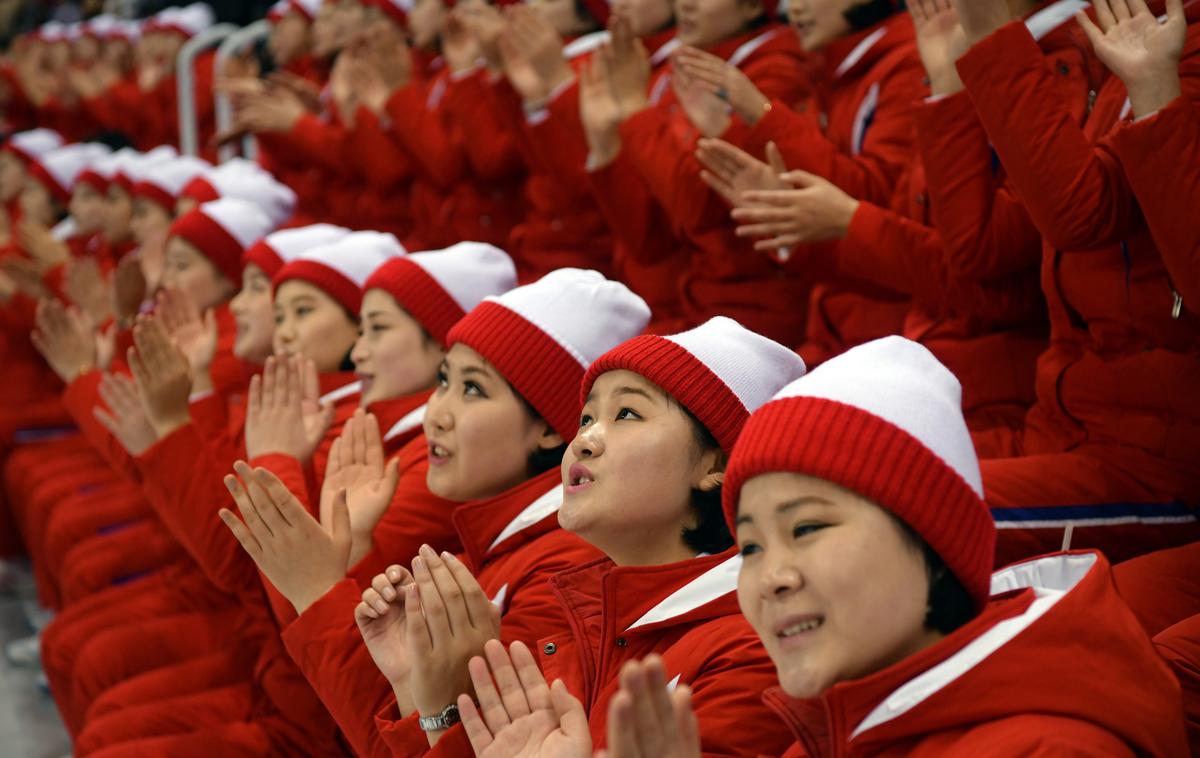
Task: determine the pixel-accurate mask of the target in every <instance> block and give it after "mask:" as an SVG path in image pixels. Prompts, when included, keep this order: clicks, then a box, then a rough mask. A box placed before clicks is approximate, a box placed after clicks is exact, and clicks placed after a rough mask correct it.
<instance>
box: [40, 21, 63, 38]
mask: <svg viewBox="0 0 1200 758" xmlns="http://www.w3.org/2000/svg"><path fill="white" fill-rule="evenodd" d="M37 36H38V37H40V38H41V39H42V41H43V42H65V41H66V40H67V25H66V24H64V23H63V22H61V21H47V22H46V23H44V24H42V25H41V26H40V27H38V31H37Z"/></svg>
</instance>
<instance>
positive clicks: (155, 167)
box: [133, 155, 212, 214]
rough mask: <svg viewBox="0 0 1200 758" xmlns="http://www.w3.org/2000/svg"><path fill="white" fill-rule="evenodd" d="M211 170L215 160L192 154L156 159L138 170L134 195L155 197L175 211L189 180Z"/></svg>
mask: <svg viewBox="0 0 1200 758" xmlns="http://www.w3.org/2000/svg"><path fill="white" fill-rule="evenodd" d="M211 170H212V164H211V163H209V162H208V161H206V160H204V159H203V158H196V157H194V156H190V155H181V156H178V157H175V158H170V159H167V160H163V161H152V162H150V163H148V164H147V165H145V166H144V167H142V169H141V170H140V171H137V172H136V174H135V179H134V184H133V194H134V195H135V196H136V197H142V198H146V199H148V200H153V201H154V202H156V203H158V204H159V205H161V206H162V207H163V208H165V209H167V211H168V212H169V213H171V214H174V212H175V201H176V200H177V199H179V193H181V192H182V191H183V188H184V187H186V186H187V184H188V182H190V181H192V180H193V179H195V178H196V177H197V176H201V175H203V174H204V173H205V172H207V171H211Z"/></svg>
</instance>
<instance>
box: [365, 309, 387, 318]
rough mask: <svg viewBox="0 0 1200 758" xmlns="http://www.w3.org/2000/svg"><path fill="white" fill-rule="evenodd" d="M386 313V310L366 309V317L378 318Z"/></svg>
mask: <svg viewBox="0 0 1200 758" xmlns="http://www.w3.org/2000/svg"><path fill="white" fill-rule="evenodd" d="M386 315H388V314H387V311H367V318H379V317H381V316H386Z"/></svg>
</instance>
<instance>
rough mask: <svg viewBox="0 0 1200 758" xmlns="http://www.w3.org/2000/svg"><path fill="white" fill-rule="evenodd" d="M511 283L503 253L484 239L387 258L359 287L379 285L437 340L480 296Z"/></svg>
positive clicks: (501, 290) (441, 340)
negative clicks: (483, 240)
mask: <svg viewBox="0 0 1200 758" xmlns="http://www.w3.org/2000/svg"><path fill="white" fill-rule="evenodd" d="M515 286H517V270H516V267H515V266H514V265H513V262H512V259H511V258H509V257H508V253H506V252H504V251H503V250H501V249H500V248H498V247H496V246H494V245H489V244H487V243H485V242H460V243H458V244H457V245H453V246H451V247H448V248H446V249H445V250H434V251H428V252H423V253H413V254H412V255H409V256H406V257H403V258H397V259H394V260H390V261H388V262H387V263H385V264H384V265H382V266H380V267H379V268H378V269H376V270H375V272H374V273H372V274H371V277H370V278H369V279H368V280H367V282H366V284H365V285H363V290H364V291H365V290H368V289H373V288H377V289H381V290H383V291H385V292H387V293H388V294H389V295H391V296H392V297H393V298H395V300H396V302H397V303H398V304H399V305H400V307H401V308H403V309H404V310H406V311H408V313H409V314H410V315H411V316H412V317H413V318H415V319H416V320H417V321H418V322H419V323H420V324H421V326H422V327H424V329H425V331H427V332H428V333H429V335H430V336H431V337H433V338H434V339H435V340H437V342H439V343H441V344H445V343H446V337H447V335H448V334H449V332H450V328H451V327H452V326H454V325H455V324H456V323H458V321H459V320H460V319H462V317H463V316H465V315H466V314H467V312H468V311H470V310H471V309H472V308H474V307H475V306H477V305H479V303H480V302H481V301H482V300H483V299H484V298H485V297H489V296H493V295H499V294H502V293H504V292H508V291H509V290H511V289H512V288H513V287H515Z"/></svg>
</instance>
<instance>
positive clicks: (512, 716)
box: [458, 640, 592, 758]
mask: <svg viewBox="0 0 1200 758" xmlns="http://www.w3.org/2000/svg"><path fill="white" fill-rule="evenodd" d="M484 655H485V656H486V660H485V659H484V658H482V657H478V656H476V657H475V658H472V659H471V663H470V666H469V670H470V674H471V683H472V685H473V686H474V689H475V695H476V696H477V697H478V698H479V707H478V708H476V707H475V703H474V701H473V700H472V699H471V697H470V696H469V695H465V694H464V695H459V697H458V710H459V714H460V715H461V716H462V723H463V728H464V729H465V731H466V733H467V739H469V740H470V741H471V747H472V748H474V749H475V755H477V756H479V758H590V756H591V755H592V735H591V733H590V732H589V731H588V723H587V714H586V713H585V712H584V710H583V705H582V704H581V703H580V702H579V700H577V699H576V698H575V697H574V696H572V695H571V693H570V692H568V691H567V687H566V685H565V684H563V683H562V680H561V679H558V680H555V682H554V684H553V685H551V686H547V685H546V678H545V677H544V676H542V672H541V670H540V669H538V665H537V661H535V660H534V659H533V654H532V653H530V652H529V648H528V647H526V646H525V643H523V642H514V643H513V644H512V647H510V648H509V649H508V650H505V649H504V645H503V644H501V643H500V641H499V640H491V641H489V642H487V643H486V644H485V645H484Z"/></svg>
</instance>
